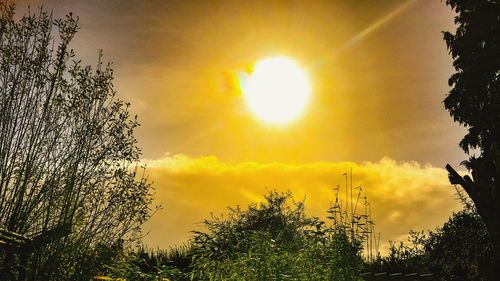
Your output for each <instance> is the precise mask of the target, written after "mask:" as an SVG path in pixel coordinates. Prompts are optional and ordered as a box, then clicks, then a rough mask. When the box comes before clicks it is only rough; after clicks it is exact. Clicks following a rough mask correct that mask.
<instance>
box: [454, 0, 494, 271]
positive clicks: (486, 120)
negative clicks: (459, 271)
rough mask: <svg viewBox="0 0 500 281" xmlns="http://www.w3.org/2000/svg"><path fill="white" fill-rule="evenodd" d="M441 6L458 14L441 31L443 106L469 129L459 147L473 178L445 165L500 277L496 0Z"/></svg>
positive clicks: (459, 1)
mask: <svg viewBox="0 0 500 281" xmlns="http://www.w3.org/2000/svg"><path fill="white" fill-rule="evenodd" d="M446 4H447V5H449V6H451V8H452V9H453V10H454V11H455V12H456V13H457V15H456V16H455V23H456V24H457V25H458V26H457V30H456V32H455V34H452V33H450V32H444V40H445V41H446V44H447V46H448V49H449V51H450V54H451V56H452V57H453V59H454V62H453V66H454V67H455V70H456V73H454V74H453V75H452V76H451V78H450V79H449V85H450V86H451V87H452V89H451V91H450V93H449V95H448V96H447V97H446V98H445V100H444V105H445V108H446V109H447V110H448V111H449V112H450V114H451V116H452V117H453V118H454V120H455V121H457V122H459V123H460V124H461V125H464V126H465V127H467V129H468V133H467V134H466V135H465V136H464V138H463V139H462V141H461V142H460V147H461V148H462V149H463V150H464V151H465V152H466V153H467V154H472V156H471V157H470V158H469V159H468V160H467V161H464V163H465V165H466V167H467V168H468V169H469V170H470V171H471V174H472V177H473V179H471V178H470V177H468V176H465V177H463V178H462V177H460V176H458V174H456V173H455V172H454V170H453V168H451V167H450V166H449V165H448V166H447V169H448V170H449V171H450V180H451V182H452V183H454V184H460V185H462V187H463V188H464V189H465V191H466V192H467V194H468V195H469V196H470V198H471V199H472V200H473V202H474V204H475V206H476V207H477V211H478V212H479V215H480V216H481V218H482V219H483V220H484V222H485V224H486V227H487V229H488V232H489V234H490V236H491V239H492V241H493V244H494V245H493V247H494V264H495V265H496V266H495V267H494V268H495V270H496V276H500V51H499V50H500V1H497V0H447V1H446ZM473 152H477V153H478V155H475V154H474V153H473Z"/></svg>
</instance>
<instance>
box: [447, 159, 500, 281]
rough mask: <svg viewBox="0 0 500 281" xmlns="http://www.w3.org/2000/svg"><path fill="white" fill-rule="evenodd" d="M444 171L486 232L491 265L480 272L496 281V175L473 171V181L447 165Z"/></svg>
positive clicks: (499, 247)
mask: <svg viewBox="0 0 500 281" xmlns="http://www.w3.org/2000/svg"><path fill="white" fill-rule="evenodd" d="M481 168H484V167H481ZM446 170H448V172H449V175H448V177H449V179H450V183H451V184H460V185H461V186H462V187H463V189H464V190H465V192H467V194H468V195H469V197H470V198H471V200H472V201H473V202H474V205H475V207H476V210H477V212H478V214H479V216H480V217H481V219H482V220H483V222H484V224H485V226H486V229H487V230H488V234H489V236H490V239H491V245H492V257H491V263H490V264H489V265H488V266H487V268H484V269H480V270H481V271H483V272H485V273H487V274H486V275H487V276H488V280H490V281H497V280H499V276H500V183H498V184H495V181H493V180H492V178H494V177H495V176H496V174H495V173H494V172H491V173H488V170H487V169H473V171H472V174H473V176H474V181H473V180H472V179H471V178H470V177H469V176H464V177H462V176H460V175H459V174H458V173H457V172H456V171H455V170H454V169H453V168H452V167H451V166H450V165H449V164H448V165H446ZM492 175H494V176H492Z"/></svg>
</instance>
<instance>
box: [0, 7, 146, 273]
mask: <svg viewBox="0 0 500 281" xmlns="http://www.w3.org/2000/svg"><path fill="white" fill-rule="evenodd" d="M14 13H15V7H14V5H13V4H11V3H10V2H6V1H1V0H0V228H2V229H4V230H5V231H8V232H11V233H17V234H19V235H21V236H23V237H25V238H26V239H25V238H23V240H26V241H28V242H26V243H21V244H22V245H21V246H19V245H14V246H12V245H11V246H6V247H3V249H2V251H0V260H1V264H0V269H1V270H0V274H1V275H0V279H2V280H13V279H17V280H25V279H29V280H89V279H90V278H91V277H92V275H93V274H94V273H96V272H97V271H98V270H99V269H100V268H102V267H103V265H104V264H105V263H108V262H109V261H110V260H111V259H112V257H113V256H115V255H116V253H119V252H120V251H121V250H120V249H121V248H122V246H123V244H124V243H125V244H126V243H127V241H131V240H134V239H136V238H138V235H139V234H140V233H139V230H140V226H141V225H142V223H143V222H145V221H146V220H147V218H148V217H149V211H150V209H149V204H150V202H151V200H152V195H151V193H150V192H151V189H150V188H149V187H150V185H149V183H148V182H147V180H146V178H145V177H144V170H143V169H142V167H140V166H139V165H138V159H139V156H140V150H139V148H138V147H137V146H136V144H137V141H136V139H135V137H134V129H135V128H136V127H137V126H138V122H137V120H136V118H134V117H131V116H130V114H129V112H128V106H129V105H128V104H127V103H125V102H123V101H120V100H118V99H117V98H116V97H115V94H116V93H115V90H114V87H113V69H112V68H111V64H109V63H108V64H104V63H102V55H99V58H98V63H97V66H96V67H94V68H92V67H90V66H84V65H82V63H81V62H80V61H79V60H77V59H76V58H75V56H76V55H75V53H74V51H73V50H71V49H70V44H71V40H72V39H73V37H74V36H75V34H76V32H77V30H78V19H77V18H75V17H74V16H73V15H71V14H69V15H67V16H66V17H64V18H62V19H53V18H52V15H51V14H50V13H48V12H46V11H44V10H42V9H40V10H38V11H37V12H36V13H32V12H31V11H30V12H28V14H26V15H24V16H22V17H20V18H19V20H15V17H14ZM0 246H1V245H0Z"/></svg>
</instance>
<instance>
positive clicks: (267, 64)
mask: <svg viewBox="0 0 500 281" xmlns="http://www.w3.org/2000/svg"><path fill="white" fill-rule="evenodd" d="M242 90H243V96H244V98H245V101H246V103H247V105H248V107H249V108H250V110H251V111H252V112H253V113H254V114H255V115H256V116H257V117H258V118H259V119H261V120H263V121H264V122H266V123H269V124H278V125H279V124H286V123H288V122H290V121H292V120H295V119H296V118H298V117H299V116H300V115H301V114H302V113H303V112H304V110H305V108H306V106H307V104H308V101H309V97H310V92H311V87H310V83H309V79H308V78H307V75H306V73H305V72H304V71H303V70H302V68H300V67H299V65H298V64H297V63H295V62H294V61H293V60H292V59H290V58H287V57H271V58H266V59H262V60H259V61H258V62H257V63H256V64H255V67H254V70H253V72H252V74H251V75H250V76H249V77H248V79H245V81H244V83H242Z"/></svg>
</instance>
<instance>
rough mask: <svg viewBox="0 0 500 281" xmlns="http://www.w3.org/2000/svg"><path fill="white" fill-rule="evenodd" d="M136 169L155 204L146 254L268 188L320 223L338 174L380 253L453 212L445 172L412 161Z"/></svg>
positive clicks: (206, 160)
mask: <svg viewBox="0 0 500 281" xmlns="http://www.w3.org/2000/svg"><path fill="white" fill-rule="evenodd" d="M144 162H146V163H147V165H148V174H149V177H150V178H151V179H152V180H153V181H154V186H155V188H156V195H155V200H156V203H159V204H161V205H162V206H163V209H162V210H160V211H159V212H158V213H156V214H155V215H154V216H153V218H152V219H151V220H150V221H149V222H148V223H147V224H146V225H145V227H144V230H145V231H146V232H149V235H148V236H147V237H145V238H144V242H145V243H146V244H147V245H148V246H150V247H154V248H155V247H160V248H166V247H170V246H174V245H179V244H182V243H184V242H186V241H187V240H188V238H189V237H190V231H191V230H194V229H200V228H201V225H200V224H199V223H200V222H202V221H203V220H204V219H205V218H209V217H210V213H214V214H216V215H218V214H222V213H224V212H225V210H226V209H227V207H229V206H236V205H240V206H242V207H246V206H247V205H248V204H249V203H251V202H255V201H259V200H262V199H263V195H264V194H265V193H266V192H267V191H268V190H272V189H275V190H278V191H286V190H290V191H291V192H292V193H293V195H294V197H295V198H296V199H303V198H305V204H306V211H307V212H308V214H310V215H314V216H319V217H323V218H324V217H325V216H326V213H325V211H326V210H327V208H328V207H329V204H330V202H331V201H332V200H334V198H335V194H334V191H333V189H332V187H335V186H336V185H340V186H341V188H342V187H344V186H345V177H344V176H342V174H343V173H345V172H346V171H349V170H350V169H351V168H352V170H353V186H362V187H363V189H364V190H365V191H366V193H367V197H368V200H369V202H370V204H371V207H372V214H373V217H374V220H375V223H376V231H377V232H381V241H382V249H383V248H387V246H388V243H387V242H388V241H389V240H401V239H405V237H406V235H407V233H408V231H409V230H410V229H415V230H427V229H434V228H435V227H437V226H439V225H441V224H443V223H444V222H445V221H446V220H447V218H448V217H449V216H450V215H451V214H452V212H453V211H457V210H459V209H460V204H459V203H458V202H457V200H456V196H455V195H454V189H453V187H452V186H451V185H450V184H449V182H448V179H447V174H446V171H445V170H444V169H441V168H436V167H432V166H430V165H420V164H418V163H416V162H396V161H394V160H391V159H389V158H384V159H382V160H380V161H378V162H363V163H354V162H315V163H302V164H301V163H257V162H238V163H232V162H224V161H221V160H219V159H218V158H216V157H214V156H208V157H198V158H192V157H189V156H185V155H174V156H166V157H164V158H162V159H157V160H144ZM354 197H356V196H354Z"/></svg>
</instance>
